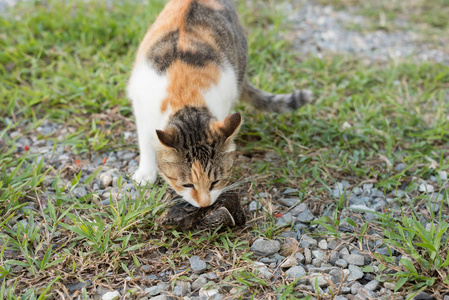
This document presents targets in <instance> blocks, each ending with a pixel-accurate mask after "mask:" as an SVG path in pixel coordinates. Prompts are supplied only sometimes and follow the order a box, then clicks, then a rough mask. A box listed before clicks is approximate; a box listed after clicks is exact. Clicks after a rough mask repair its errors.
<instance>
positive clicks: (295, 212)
mask: <svg viewBox="0 0 449 300" xmlns="http://www.w3.org/2000/svg"><path fill="white" fill-rule="evenodd" d="M306 209H307V204H305V203H300V204H298V205H296V206H295V207H294V208H293V209H292V210H291V211H290V212H291V214H292V216H295V217H296V216H297V215H299V214H300V213H302V212H303V211H305V210H306Z"/></svg>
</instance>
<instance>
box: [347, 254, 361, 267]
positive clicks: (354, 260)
mask: <svg viewBox="0 0 449 300" xmlns="http://www.w3.org/2000/svg"><path fill="white" fill-rule="evenodd" d="M343 259H344V260H346V262H347V263H348V264H350V265H356V266H364V265H365V257H364V256H363V255H360V254H349V255H344V256H343Z"/></svg>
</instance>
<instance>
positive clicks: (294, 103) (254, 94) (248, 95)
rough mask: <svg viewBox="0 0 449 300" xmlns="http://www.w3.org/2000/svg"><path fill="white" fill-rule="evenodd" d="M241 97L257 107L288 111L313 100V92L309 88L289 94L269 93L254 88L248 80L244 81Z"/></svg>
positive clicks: (271, 110) (272, 110)
mask: <svg viewBox="0 0 449 300" xmlns="http://www.w3.org/2000/svg"><path fill="white" fill-rule="evenodd" d="M241 99H242V101H244V102H246V103H248V104H251V105H252V106H254V107H255V108H257V109H260V110H264V111H270V112H289V111H293V110H295V109H298V108H300V107H301V106H303V105H306V104H309V103H313V102H314V98H313V93H312V91H310V90H296V91H294V92H293V93H290V94H271V93H268V92H265V91H262V90H260V89H258V88H256V87H255V86H253V85H252V84H251V83H249V82H248V80H246V81H245V83H244V86H243V91H242V97H241Z"/></svg>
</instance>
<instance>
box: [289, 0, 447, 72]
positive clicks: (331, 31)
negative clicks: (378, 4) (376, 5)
mask: <svg viewBox="0 0 449 300" xmlns="http://www.w3.org/2000/svg"><path fill="white" fill-rule="evenodd" d="M299 3H300V5H296V6H295V8H292V7H290V6H287V7H286V11H287V10H288V12H287V14H288V16H289V17H288V21H290V22H292V23H293V24H294V25H293V27H294V28H293V30H292V32H288V33H287V34H286V36H285V37H284V38H287V39H289V40H292V41H293V43H294V45H295V47H296V48H297V49H298V52H299V53H302V54H314V55H316V56H318V57H325V56H326V55H327V54H328V53H340V54H346V55H351V56H354V55H356V56H358V57H360V58H362V59H364V60H365V61H366V63H367V64H369V63H374V62H389V61H390V60H398V59H403V58H407V57H412V58H413V59H414V60H415V61H417V62H422V61H435V62H438V63H444V64H449V55H448V53H447V41H446V42H444V41H441V42H440V43H439V44H437V43H433V44H431V43H424V42H422V39H421V36H420V35H419V34H418V33H417V32H415V31H412V30H402V29H396V30H392V31H385V30H381V29H377V30H372V31H368V32H359V31H355V30H350V29H347V28H349V27H354V26H356V27H367V26H368V19H367V18H365V17H363V16H361V15H358V14H356V13H351V12H348V11H338V10H335V9H334V8H333V7H332V6H324V5H319V4H317V3H316V1H305V0H303V1H299ZM397 23H398V24H399V26H398V27H401V28H407V27H408V28H410V27H411V26H410V25H412V23H407V22H405V21H403V20H400V21H397Z"/></svg>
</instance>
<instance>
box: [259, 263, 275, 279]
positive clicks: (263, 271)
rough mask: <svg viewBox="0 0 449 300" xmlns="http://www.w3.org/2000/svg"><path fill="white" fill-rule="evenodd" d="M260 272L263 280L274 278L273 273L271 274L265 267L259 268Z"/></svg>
mask: <svg viewBox="0 0 449 300" xmlns="http://www.w3.org/2000/svg"><path fill="white" fill-rule="evenodd" d="M258 270H259V274H260V275H261V276H262V277H263V278H266V279H269V278H271V276H273V273H271V272H270V270H268V268H267V267H265V266H261V267H259V268H258Z"/></svg>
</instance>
